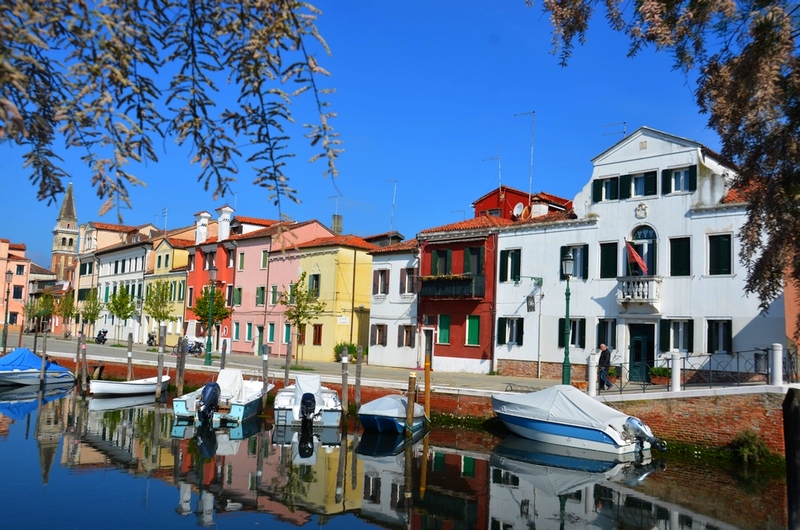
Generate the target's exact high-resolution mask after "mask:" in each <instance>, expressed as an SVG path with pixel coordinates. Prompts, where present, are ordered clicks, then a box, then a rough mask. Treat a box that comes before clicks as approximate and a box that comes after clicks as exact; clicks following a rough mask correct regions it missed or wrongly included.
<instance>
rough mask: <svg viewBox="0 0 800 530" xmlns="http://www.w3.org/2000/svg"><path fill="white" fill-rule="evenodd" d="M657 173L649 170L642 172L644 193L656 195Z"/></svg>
mask: <svg viewBox="0 0 800 530" xmlns="http://www.w3.org/2000/svg"><path fill="white" fill-rule="evenodd" d="M657 182H658V173H657V172H655V171H650V172H648V173H645V174H644V194H645V195H656V194H657V193H658V184H657Z"/></svg>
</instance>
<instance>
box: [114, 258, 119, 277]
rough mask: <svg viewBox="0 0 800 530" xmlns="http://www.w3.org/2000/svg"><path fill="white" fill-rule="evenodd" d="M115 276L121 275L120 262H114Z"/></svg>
mask: <svg viewBox="0 0 800 530" xmlns="http://www.w3.org/2000/svg"><path fill="white" fill-rule="evenodd" d="M114 274H119V260H116V261H114Z"/></svg>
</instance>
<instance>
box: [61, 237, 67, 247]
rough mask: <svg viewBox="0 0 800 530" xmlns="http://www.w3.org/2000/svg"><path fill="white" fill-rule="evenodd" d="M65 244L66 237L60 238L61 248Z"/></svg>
mask: <svg viewBox="0 0 800 530" xmlns="http://www.w3.org/2000/svg"><path fill="white" fill-rule="evenodd" d="M66 244H67V238H66V237H62V238H61V246H62V247H63V246H65V245H66Z"/></svg>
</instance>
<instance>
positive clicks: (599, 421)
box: [492, 385, 667, 454]
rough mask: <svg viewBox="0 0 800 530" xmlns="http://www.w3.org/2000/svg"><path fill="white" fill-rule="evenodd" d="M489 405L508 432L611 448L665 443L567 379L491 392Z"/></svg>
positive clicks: (551, 441)
mask: <svg viewBox="0 0 800 530" xmlns="http://www.w3.org/2000/svg"><path fill="white" fill-rule="evenodd" d="M492 409H493V410H494V412H495V414H497V417H498V418H500V420H501V421H502V422H503V424H505V426H506V427H507V428H508V429H509V430H510V431H511V432H513V433H514V434H517V435H518V436H522V437H523V438H527V439H529V440H534V441H539V442H545V443H549V444H554V445H565V446H569V447H572V448H576V449H578V448H580V449H586V450H591V451H599V452H607V453H613V454H625V453H633V452H636V451H643V450H646V449H649V448H650V447H651V446H654V447H656V448H658V449H660V450H665V449H666V446H667V444H666V443H665V442H664V441H662V440H659V439H658V438H656V437H655V436H653V432H652V431H651V430H650V427H648V426H647V425H645V424H644V422H642V421H641V420H640V419H638V418H635V417H633V416H629V415H628V414H625V413H623V412H620V411H618V410H616V409H613V408H611V407H609V406H606V405H604V404H602V403H600V402H599V401H597V400H596V399H594V398H593V397H591V396H588V395H586V394H584V393H583V392H582V391H580V390H578V389H577V388H575V387H573V386H570V385H556V386H553V387H551V388H548V389H545V390H540V391H537V392H529V393H524V394H514V393H509V392H504V393H502V394H494V395H492Z"/></svg>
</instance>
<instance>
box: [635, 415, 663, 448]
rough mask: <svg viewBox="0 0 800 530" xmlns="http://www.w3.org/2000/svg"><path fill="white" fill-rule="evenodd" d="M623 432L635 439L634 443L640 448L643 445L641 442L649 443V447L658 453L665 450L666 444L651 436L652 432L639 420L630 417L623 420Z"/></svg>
mask: <svg viewBox="0 0 800 530" xmlns="http://www.w3.org/2000/svg"><path fill="white" fill-rule="evenodd" d="M625 431H626V432H627V433H628V434H630V435H631V436H633V437H634V438H636V441H637V442H639V444H640V445H639V447H640V448H641V447H642V445H643V444H642V442H650V445H652V446H653V447H655V448H656V449H658V450H659V451H666V450H667V442H665V441H664V440H661V439H659V438H656V437H655V436H653V431H651V430H650V427H648V426H647V425H645V424H644V422H643V421H642V420H640V419H639V418H634V417H633V416H631V417H630V418H628V419H627V420H625Z"/></svg>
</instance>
